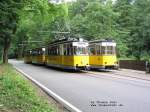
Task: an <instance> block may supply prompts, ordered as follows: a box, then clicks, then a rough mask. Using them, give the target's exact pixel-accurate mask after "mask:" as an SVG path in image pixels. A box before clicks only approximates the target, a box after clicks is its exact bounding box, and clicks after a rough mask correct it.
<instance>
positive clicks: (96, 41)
mask: <svg viewBox="0 0 150 112" xmlns="http://www.w3.org/2000/svg"><path fill="white" fill-rule="evenodd" d="M102 42H112V43H115V41H114V40H112V39H100V40H94V41H89V43H102Z"/></svg>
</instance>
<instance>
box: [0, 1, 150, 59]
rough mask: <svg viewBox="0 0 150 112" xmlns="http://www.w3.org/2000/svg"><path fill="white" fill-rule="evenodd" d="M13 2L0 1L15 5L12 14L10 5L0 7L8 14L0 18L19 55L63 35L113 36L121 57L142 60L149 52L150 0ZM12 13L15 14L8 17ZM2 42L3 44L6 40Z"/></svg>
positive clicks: (97, 37)
mask: <svg viewBox="0 0 150 112" xmlns="http://www.w3.org/2000/svg"><path fill="white" fill-rule="evenodd" d="M8 1H9V2H8ZM10 1H11V0H7V2H6V1H5V2H4V3H3V2H2V3H3V4H2V3H1V4H0V5H1V6H2V7H3V8H4V7H8V6H6V5H8V4H12V6H15V7H11V8H12V10H11V11H12V13H11V11H10V10H9V8H6V9H5V10H3V8H1V10H0V14H1V15H3V14H4V15H5V16H2V17H0V20H1V21H2V23H3V24H2V26H0V32H1V33H0V38H2V37H3V38H4V37H5V38H6V37H7V38H8V37H11V38H9V39H11V40H12V39H13V40H12V43H13V45H12V46H11V49H12V50H13V51H15V52H16V51H17V52H18V54H19V55H22V52H23V51H24V50H25V49H29V48H30V49H31V48H34V47H39V46H42V45H43V44H45V43H46V42H49V41H51V40H53V39H56V38H62V37H64V36H65V37H67V38H68V37H82V38H85V39H88V40H93V39H101V38H112V39H114V40H116V42H117V43H118V47H117V49H118V56H119V57H120V58H121V57H126V58H128V57H132V56H133V57H136V59H143V52H146V53H144V54H145V55H146V54H147V55H149V54H150V50H149V49H150V7H149V6H150V1H149V0H117V1H116V2H115V3H112V1H111V0H92V1H91V0H77V2H73V3H64V4H59V5H58V4H50V3H49V2H48V1H47V0H32V1H28V0H25V1H24V0H18V3H23V5H17V4H16V3H15V2H10ZM13 1H15V0H13ZM18 9H19V10H18ZM12 14H13V15H15V16H13V18H12V19H8V18H11V17H12ZM10 20H11V21H10ZM0 24H1V22H0ZM3 27H4V29H3ZM12 31H14V32H15V33H12ZM54 32H70V34H59V33H54ZM6 35H7V36H6ZM12 37H13V38H12ZM24 41H26V43H24ZM32 41H41V42H37V43H32ZM1 43H3V45H4V41H1ZM19 44H25V45H23V46H21V45H19ZM146 57H147V56H146Z"/></svg>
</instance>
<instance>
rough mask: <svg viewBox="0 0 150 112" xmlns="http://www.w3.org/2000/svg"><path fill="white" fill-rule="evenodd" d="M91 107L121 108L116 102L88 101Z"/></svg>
mask: <svg viewBox="0 0 150 112" xmlns="http://www.w3.org/2000/svg"><path fill="white" fill-rule="evenodd" d="M90 106H91V107H122V106H123V104H121V103H118V102H117V101H99V100H98V101H90Z"/></svg>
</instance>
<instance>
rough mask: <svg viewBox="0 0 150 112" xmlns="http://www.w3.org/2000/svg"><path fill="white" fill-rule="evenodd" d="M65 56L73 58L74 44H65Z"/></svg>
mask: <svg viewBox="0 0 150 112" xmlns="http://www.w3.org/2000/svg"><path fill="white" fill-rule="evenodd" d="M64 55H65V56H71V55H73V47H72V44H65V45H64Z"/></svg>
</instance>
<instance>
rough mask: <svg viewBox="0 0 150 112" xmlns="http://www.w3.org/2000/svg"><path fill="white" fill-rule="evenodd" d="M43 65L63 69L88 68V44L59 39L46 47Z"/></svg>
mask: <svg viewBox="0 0 150 112" xmlns="http://www.w3.org/2000/svg"><path fill="white" fill-rule="evenodd" d="M45 64H46V65H48V66H52V67H58V68H63V69H73V70H80V69H87V68H89V56H88V42H87V41H85V40H83V39H75V38H69V39H61V40H58V41H55V42H52V43H50V44H49V45H48V46H47V47H46V59H45Z"/></svg>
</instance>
